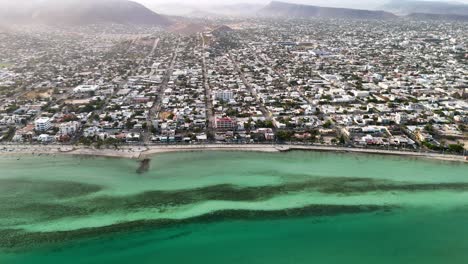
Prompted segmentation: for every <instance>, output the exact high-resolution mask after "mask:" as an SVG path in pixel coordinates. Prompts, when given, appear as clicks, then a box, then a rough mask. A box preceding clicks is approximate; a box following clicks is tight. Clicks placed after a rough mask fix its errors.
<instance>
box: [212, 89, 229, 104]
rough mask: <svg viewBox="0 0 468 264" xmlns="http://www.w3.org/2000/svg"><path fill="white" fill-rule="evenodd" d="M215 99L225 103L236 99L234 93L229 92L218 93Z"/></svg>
mask: <svg viewBox="0 0 468 264" xmlns="http://www.w3.org/2000/svg"><path fill="white" fill-rule="evenodd" d="M215 98H216V99H217V100H223V101H226V102H228V101H230V100H231V99H233V98H234V93H233V92H232V91H229V90H223V91H216V93H215Z"/></svg>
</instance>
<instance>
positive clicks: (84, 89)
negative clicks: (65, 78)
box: [73, 85, 99, 93]
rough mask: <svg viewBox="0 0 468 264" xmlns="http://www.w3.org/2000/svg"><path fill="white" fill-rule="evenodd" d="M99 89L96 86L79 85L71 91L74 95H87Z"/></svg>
mask: <svg viewBox="0 0 468 264" xmlns="http://www.w3.org/2000/svg"><path fill="white" fill-rule="evenodd" d="M98 89H99V86H98V85H79V86H77V87H76V88H75V89H73V92H74V93H89V92H96V91H97V90H98Z"/></svg>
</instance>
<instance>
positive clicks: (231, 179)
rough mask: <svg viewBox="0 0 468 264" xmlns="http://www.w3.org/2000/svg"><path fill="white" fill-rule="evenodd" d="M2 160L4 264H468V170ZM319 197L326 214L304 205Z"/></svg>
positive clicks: (433, 165) (221, 156)
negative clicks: (145, 166) (144, 167)
mask: <svg viewBox="0 0 468 264" xmlns="http://www.w3.org/2000/svg"><path fill="white" fill-rule="evenodd" d="M0 168H1V172H0V184H2V185H1V186H0V191H1V192H0V201H3V202H2V204H1V205H0V219H2V221H1V223H0V235H3V237H0V263H2V264H3V263H129V262H135V263H429V264H430V263H468V185H467V184H468V170H467V169H468V166H467V165H465V164H460V163H446V162H438V161H427V160H418V159H407V158H399V157H381V156H367V155H341V154H325V153H312V152H291V153H282V154H265V153H242V152H193V153H172V154H164V155H157V156H154V157H153V159H152V163H151V169H150V171H148V172H147V173H145V174H137V173H136V170H137V168H138V163H137V162H136V161H132V160H118V159H104V158H93V159H90V158H76V157H60V158H58V157H21V159H20V160H17V157H0ZM311 205H313V206H325V207H324V208H325V209H323V208H322V207H320V208H322V209H320V210H319V211H317V210H316V209H314V210H309V211H306V212H304V211H301V212H302V213H293V212H296V211H297V210H299V208H305V207H307V206H311ZM329 206H338V207H333V208H335V209H330V208H329ZM341 206H347V207H341ZM336 208H338V209H336ZM346 208H353V209H352V210H349V209H346ZM363 208H367V209H363ZM369 208H372V210H369ZM226 210H229V211H230V212H238V213H235V214H233V213H230V214H221V216H218V217H214V218H213V219H210V220H207V219H206V218H200V217H203V216H206V215H210V214H213V213H215V212H223V211H226ZM295 210H296V211H295ZM240 212H242V213H240ZM246 212H250V213H246ZM251 212H256V213H255V214H252V213H251ZM268 212H277V213H276V214H274V215H271V214H268ZM142 220H145V221H156V223H159V222H157V221H161V220H164V221H170V222H171V224H169V225H163V226H162V225H158V224H154V223H153V222H152V223H153V224H148V222H138V221H142ZM184 220H185V221H184ZM134 222H137V223H138V224H137V226H138V227H137V228H135V227H132V228H129V227H128V226H126V225H123V226H119V224H125V223H134ZM109 226H111V227H112V226H117V228H115V229H112V231H110V229H107V227H109ZM9 230H15V231H14V232H11V231H9ZM83 230H92V232H87V233H86V234H84V235H83Z"/></svg>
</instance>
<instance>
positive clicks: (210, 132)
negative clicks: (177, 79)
mask: <svg viewBox="0 0 468 264" xmlns="http://www.w3.org/2000/svg"><path fill="white" fill-rule="evenodd" d="M200 37H201V40H202V47H201V51H202V63H203V86H204V87H205V104H206V119H207V120H208V124H207V128H206V132H207V136H208V139H209V140H214V136H215V134H216V119H215V115H214V113H213V90H212V89H211V86H210V83H209V82H208V71H207V67H206V58H205V38H204V37H203V33H200Z"/></svg>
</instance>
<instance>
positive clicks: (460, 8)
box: [382, 0, 468, 16]
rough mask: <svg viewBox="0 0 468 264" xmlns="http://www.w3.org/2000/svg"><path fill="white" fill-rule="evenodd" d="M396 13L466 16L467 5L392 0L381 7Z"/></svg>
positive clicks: (467, 12)
mask: <svg viewBox="0 0 468 264" xmlns="http://www.w3.org/2000/svg"><path fill="white" fill-rule="evenodd" d="M382 8H383V9H384V10H388V11H390V12H395V13H397V14H413V13H415V14H423V13H424V14H444V15H459V16H468V5H466V4H462V3H454V2H441V1H417V0H416V1H411V0H409V1H408V0H407V1H403V0H392V1H390V2H389V3H388V4H386V5H384V6H383V7H382Z"/></svg>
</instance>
